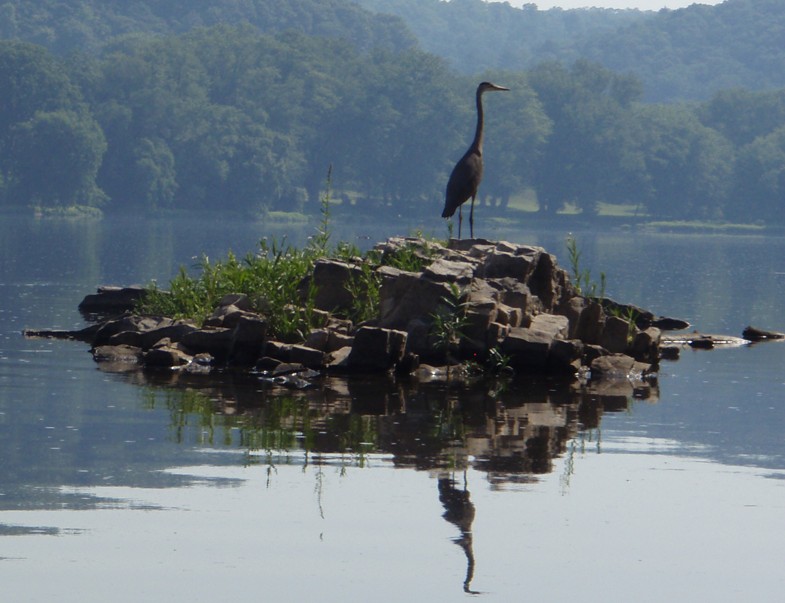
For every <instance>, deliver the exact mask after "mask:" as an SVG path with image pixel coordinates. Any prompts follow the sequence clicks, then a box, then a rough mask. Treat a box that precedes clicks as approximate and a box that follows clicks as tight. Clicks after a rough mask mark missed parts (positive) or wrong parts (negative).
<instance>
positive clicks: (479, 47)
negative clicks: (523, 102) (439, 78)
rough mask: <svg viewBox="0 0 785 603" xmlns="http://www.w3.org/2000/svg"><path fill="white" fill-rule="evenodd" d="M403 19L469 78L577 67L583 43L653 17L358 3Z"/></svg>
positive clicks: (438, 3)
mask: <svg viewBox="0 0 785 603" xmlns="http://www.w3.org/2000/svg"><path fill="white" fill-rule="evenodd" d="M355 2H357V4H359V5H361V6H363V7H366V8H368V9H369V10H373V11H375V12H377V13H379V14H391V15H396V16H398V17H400V18H401V19H403V20H404V21H405V22H406V24H407V25H408V26H409V28H410V29H411V30H412V31H413V32H414V34H415V35H416V36H417V39H418V40H419V42H420V45H421V46H422V47H423V48H424V49H425V50H427V51H428V52H432V53H434V54H437V55H439V56H441V57H444V58H445V59H447V61H448V62H449V64H450V66H451V67H453V68H454V69H456V70H457V71H459V72H461V73H465V74H470V73H477V72H479V71H483V70H484V69H511V70H522V69H526V68H529V67H533V66H534V65H536V64H537V63H541V62H543V61H546V60H559V61H566V62H569V63H571V62H573V61H574V60H575V59H577V58H580V57H579V54H578V47H579V45H580V44H581V43H585V42H586V41H587V40H593V39H595V38H601V37H604V36H606V35H609V34H611V33H613V32H614V31H616V30H618V29H620V28H622V27H624V26H626V25H630V24H633V23H638V22H640V21H645V20H647V19H650V18H652V17H653V16H654V13H647V12H642V11H637V10H610V9H602V8H587V9H578V10H562V9H552V10H539V9H538V8H537V5H536V3H531V4H525V5H524V6H523V8H515V7H513V6H510V5H509V4H507V3H506V2H486V1H484V0H450V1H449V2H445V1H444V0H355Z"/></svg>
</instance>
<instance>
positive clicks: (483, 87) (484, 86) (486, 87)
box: [477, 82, 509, 94]
mask: <svg viewBox="0 0 785 603" xmlns="http://www.w3.org/2000/svg"><path fill="white" fill-rule="evenodd" d="M494 90H497V91H501V90H509V88H505V87H504V86H497V85H496V84H492V83H491V82H482V83H481V84H480V85H479V86H477V92H478V93H479V94H482V93H483V92H492V91H494Z"/></svg>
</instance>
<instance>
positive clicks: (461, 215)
mask: <svg viewBox="0 0 785 603" xmlns="http://www.w3.org/2000/svg"><path fill="white" fill-rule="evenodd" d="M462 222H463V213H462V212H461V206H460V205H459V206H458V238H459V239H460V238H461V223H462Z"/></svg>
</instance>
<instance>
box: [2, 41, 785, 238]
mask: <svg viewBox="0 0 785 603" xmlns="http://www.w3.org/2000/svg"><path fill="white" fill-rule="evenodd" d="M482 77H484V78H487V79H491V80H494V81H497V82H498V83H502V84H504V85H507V86H509V87H510V88H512V89H513V91H512V92H511V93H508V94H504V95H496V96H494V97H492V98H489V99H487V142H486V162H487V172H486V180H485V182H484V184H483V188H482V192H483V194H484V195H487V196H489V197H492V198H494V199H496V202H497V203H498V204H499V205H500V206H504V205H506V204H507V203H508V202H509V200H510V199H511V198H512V197H513V196H515V195H518V194H520V193H522V191H525V190H533V191H534V192H535V193H536V197H537V200H538V202H539V208H540V211H542V212H544V213H553V212H556V211H558V210H559V209H561V208H563V207H564V206H565V205H566V204H571V205H572V206H575V207H577V208H579V209H581V210H583V211H584V212H585V213H591V212H594V211H595V210H596V209H597V207H598V204H599V203H603V202H606V203H632V204H635V205H637V206H638V207H639V208H640V212H641V213H646V214H648V215H650V216H653V217H656V218H662V219H685V218H706V219H727V220H742V221H752V220H761V221H765V222H773V223H778V224H782V223H785V214H783V211H782V207H783V203H784V202H785V175H784V174H785V91H783V90H777V91H768V92H749V91H744V90H739V89H732V90H727V91H723V92H720V93H717V94H716V95H715V96H714V97H713V98H711V99H710V100H708V101H706V102H703V103H699V104H667V105H654V104H644V103H642V102H641V94H642V93H641V90H642V85H641V83H640V81H639V80H638V79H637V78H635V77H633V76H631V75H620V74H618V73H615V72H612V71H610V70H608V69H606V68H603V67H601V66H599V65H598V64H595V63H591V62H587V61H577V62H575V63H573V64H572V65H570V66H565V65H563V64H561V63H558V62H546V63H541V64H539V65H537V66H535V67H533V68H531V69H528V70H525V71H518V72H493V73H486V74H483V76H482ZM479 78H480V76H475V77H471V78H469V77H468V76H463V75H457V74H456V73H455V72H454V71H453V70H451V69H450V68H449V67H448V66H447V64H446V62H445V61H444V60H443V59H440V58H438V57H435V56H434V55H431V54H428V53H425V52H423V51H420V50H417V49H416V48H409V49H403V50H392V49H377V50H363V49H359V48H358V47H357V46H356V45H354V44H351V43H349V42H347V41H341V40H335V39H327V38H322V37H316V36H307V35H305V34H302V33H296V32H288V33H282V34H278V35H270V34H261V33H259V31H258V29H257V28H254V27H252V26H250V25H245V26H229V25H215V26H212V27H210V28H198V29H195V30H192V31H190V32H187V33H185V34H182V35H178V36H175V35H167V36H147V35H141V34H134V35H129V36H125V37H121V38H119V39H116V40H115V41H113V42H111V43H109V44H107V45H106V46H104V47H103V48H102V49H101V51H100V52H95V53H91V54H71V55H69V56H68V57H67V58H58V57H56V56H55V55H53V54H51V53H50V52H49V51H47V50H45V49H43V48H42V47H40V46H36V45H32V44H26V43H21V42H9V41H6V42H0V90H2V91H3V94H2V95H0V203H1V204H2V206H3V207H13V206H22V205H28V204H30V203H37V204H40V205H45V206H51V205H68V204H73V203H82V204H92V205H102V206H103V207H104V208H105V210H106V211H134V212H142V211H151V210H160V209H184V210H193V209H222V210H230V211H237V212H246V213H253V212H259V211H265V210H276V209H286V210H302V211H317V209H318V206H319V190H320V187H322V186H323V185H324V178H325V174H326V171H327V166H328V165H330V164H332V165H333V168H334V170H333V186H334V189H335V193H336V194H337V195H339V196H345V198H346V199H350V200H351V201H352V203H356V206H357V207H356V208H357V212H358V213H362V212H364V211H366V212H369V213H370V212H371V211H373V212H376V213H377V215H378V212H379V211H384V210H385V208H386V210H387V211H390V212H395V213H400V212H403V211H407V212H418V213H422V214H423V215H430V214H433V213H435V212H437V211H438V209H439V206H440V203H441V202H442V198H443V197H442V195H443V193H444V185H445V182H446V180H447V176H448V174H449V170H450V169H451V167H452V165H453V163H454V162H455V160H457V158H458V157H459V156H460V155H461V153H462V152H463V150H464V149H465V146H466V145H467V143H468V141H469V139H470V138H471V135H472V133H473V128H474V102H473V101H474V98H473V93H474V87H475V86H476V84H477V82H478V81H479Z"/></svg>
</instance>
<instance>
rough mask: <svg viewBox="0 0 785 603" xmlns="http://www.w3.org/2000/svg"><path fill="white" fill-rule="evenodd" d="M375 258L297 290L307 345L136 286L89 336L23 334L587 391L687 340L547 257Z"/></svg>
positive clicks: (458, 251)
mask: <svg viewBox="0 0 785 603" xmlns="http://www.w3.org/2000/svg"><path fill="white" fill-rule="evenodd" d="M401 250H406V251H407V253H410V254H413V255H414V256H416V257H417V258H418V259H419V260H420V265H421V269H420V270H417V271H414V270H404V269H401V268H396V267H393V266H391V265H388V264H386V263H385V262H384V258H385V257H386V256H390V255H393V254H395V253H399V252H400V251H401ZM374 251H375V257H377V258H382V261H381V262H378V263H377V264H374V265H373V266H371V267H369V265H368V264H367V260H364V259H362V258H359V257H358V258H349V259H341V260H338V259H330V258H321V259H318V260H316V261H315V262H314V264H313V270H312V271H311V273H310V274H308V275H307V276H306V277H305V278H304V279H303V282H301V283H300V286H299V287H298V291H300V292H301V293H302V296H303V298H304V296H305V291H308V290H310V291H312V292H313V294H312V300H311V301H312V304H313V307H312V308H310V312H311V314H312V315H313V317H314V319H315V322H316V324H317V325H318V326H316V327H314V328H312V329H310V331H309V332H308V333H305V334H303V338H302V340H301V341H280V340H278V339H276V338H275V337H273V336H271V334H270V331H269V329H268V317H267V316H266V315H265V313H264V311H263V310H260V309H259V306H260V305H262V304H259V303H258V300H256V301H255V300H254V299H252V297H250V296H249V295H247V294H239V293H238V294H227V295H225V296H224V297H223V299H221V301H220V303H218V304H217V307H215V308H214V311H213V312H212V314H211V315H210V316H209V317H207V318H206V319H205V320H204V321H202V322H201V324H198V323H197V322H195V321H191V320H178V319H175V318H171V317H165V316H149V315H141V314H138V313H136V312H135V308H136V304H137V302H138V300H139V299H141V298H143V297H144V295H145V293H146V289H145V288H142V287H101V288H99V290H98V292H97V293H95V294H91V295H88V296H87V297H85V299H84V300H83V301H82V303H81V304H80V310H81V311H82V312H83V314H85V315H86V316H90V317H91V318H92V319H94V321H95V322H94V323H93V324H92V325H91V326H89V327H87V328H85V329H82V330H80V331H68V332H53V331H27V332H26V335H27V336H48V337H68V338H73V339H78V340H81V341H85V342H87V343H88V344H90V346H91V351H92V354H93V357H94V358H95V360H96V361H97V362H99V363H112V364H114V365H117V364H122V365H126V366H127V368H128V369H133V368H141V369H146V370H161V369H167V370H181V371H189V372H201V373H209V372H210V371H213V370H227V369H232V370H252V371H259V372H262V373H264V374H287V373H289V374H290V373H292V372H297V371H298V370H305V369H307V370H311V371H320V372H322V371H323V372H332V373H370V372H384V371H390V372H392V371H394V372H396V373H398V374H411V373H414V372H415V371H417V370H418V369H419V370H422V367H423V366H427V367H428V368H429V369H430V368H432V367H441V368H442V369H443V368H444V367H456V366H462V365H466V364H467V363H468V364H474V365H477V366H480V367H489V366H493V367H494V370H505V371H515V372H516V373H524V374H539V375H543V374H546V375H558V376H564V377H568V378H570V377H579V376H581V377H591V378H592V379H602V378H635V379H640V378H644V377H646V376H647V375H653V374H655V373H656V371H657V367H658V363H659V360H660V357H661V356H662V355H663V348H664V347H666V346H671V348H672V347H673V346H678V345H684V344H687V343H690V341H691V340H690V339H689V338H684V337H682V339H681V340H679V338H664V337H663V335H662V334H663V331H667V330H678V329H685V328H687V327H688V326H689V325H688V324H687V323H686V322H684V321H681V320H677V319H669V318H664V317H658V316H655V315H654V314H652V313H651V312H649V311H647V310H644V309H641V308H637V307H634V306H629V305H623V304H619V303H616V302H614V301H612V300H610V299H607V298H600V297H591V296H587V295H583V294H582V293H581V291H580V288H579V287H578V286H576V285H575V284H574V283H573V282H572V281H571V279H570V275H569V274H568V272H567V271H566V270H565V269H563V268H561V267H559V266H558V264H557V261H556V258H555V256H554V255H552V254H550V253H548V252H547V251H546V250H545V249H543V248H541V247H535V246H529V245H515V244H512V243H508V242H504V241H500V242H494V241H488V240H483V239H470V240H456V239H452V240H450V241H449V242H448V243H447V244H440V243H437V242H434V241H431V240H426V239H423V238H414V237H412V238H404V237H400V238H391V239H389V240H387V241H386V242H384V243H380V244H378V245H376V247H375V248H374ZM369 271H370V272H371V276H372V277H373V280H374V282H377V283H378V284H379V286H378V312H377V315H376V316H375V317H374V318H372V319H370V320H364V321H362V322H360V323H358V324H354V323H353V322H352V321H351V320H347V319H346V318H344V316H345V312H343V310H345V309H346V308H348V307H349V306H350V305H351V303H352V300H353V297H354V296H356V295H357V287H356V284H357V283H358V282H360V281H359V279H358V277H359V276H360V275H362V274H363V273H365V275H366V278H365V280H364V281H363V282H367V281H368V278H367V276H368V273H369ZM301 302H302V299H292V300H291V303H292V304H293V305H296V304H298V303H301ZM696 339H697V338H696ZM663 342H665V343H664V344H663ZM665 354H666V355H670V356H672V355H673V349H671V350H670V352H668V351H666V352H665ZM434 370H436V369H435V368H434ZM432 372H433V371H432ZM447 372H449V371H447Z"/></svg>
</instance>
